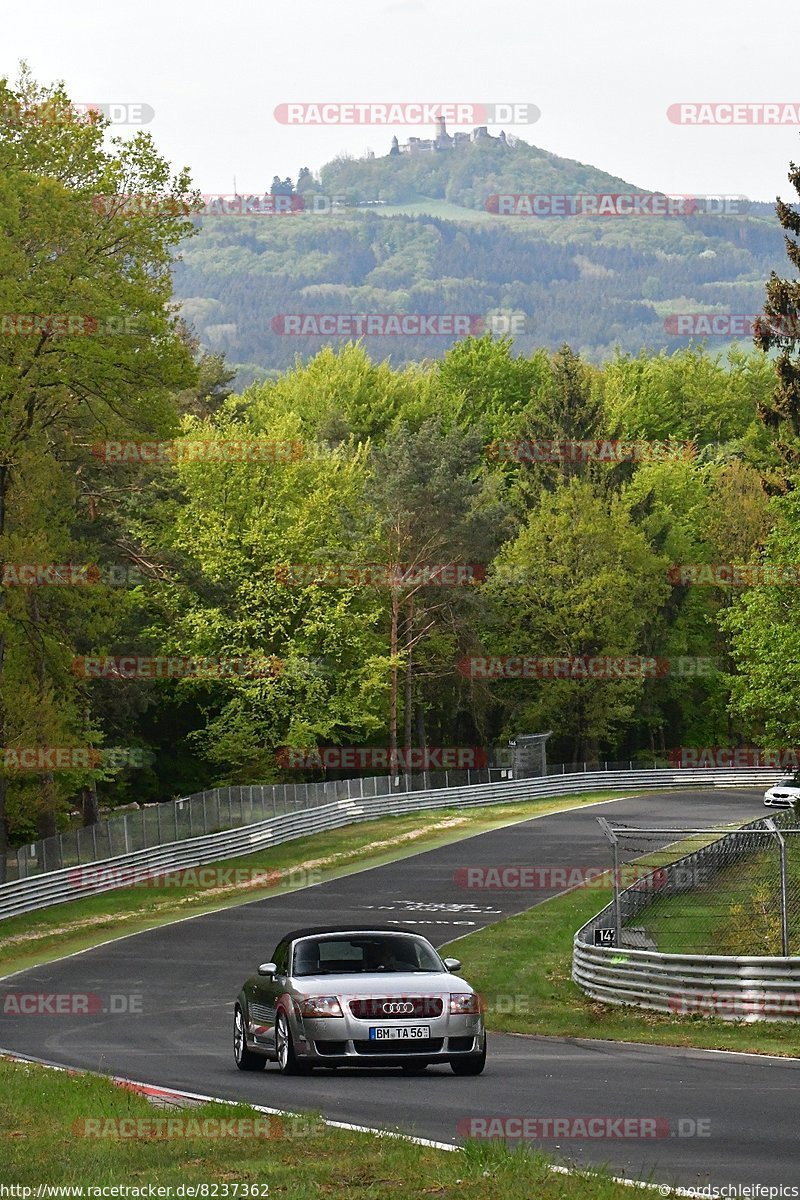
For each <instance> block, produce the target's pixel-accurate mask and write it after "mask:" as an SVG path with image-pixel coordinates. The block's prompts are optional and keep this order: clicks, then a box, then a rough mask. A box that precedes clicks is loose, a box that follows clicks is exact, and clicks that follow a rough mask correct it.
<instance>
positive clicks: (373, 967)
mask: <svg viewBox="0 0 800 1200" xmlns="http://www.w3.org/2000/svg"><path fill="white" fill-rule="evenodd" d="M460 969H461V963H460V962H459V961H458V959H455V958H445V959H444V960H442V959H441V958H440V957H439V955H438V954H437V953H436V951H435V950H434V948H433V946H431V944H430V942H428V941H426V939H425V938H424V937H420V936H419V934H416V933H404V932H399V931H398V930H396V929H392V928H386V927H384V928H381V927H380V926H376V927H372V928H369V929H351V928H345V927H343V928H336V927H333V926H320V927H317V928H314V929H296V930H295V931H294V932H293V933H288V934H287V935H286V937H284V938H283V939H282V941H281V942H280V943H279V945H278V947H277V949H276V950H275V953H274V954H273V956H272V962H268V963H263V964H262V965H261V966H260V967H259V968H258V971H257V973H256V974H255V975H252V976H251V977H250V978H249V979H248V980H247V982H246V983H245V984H244V987H243V988H242V990H241V991H240V992H239V995H238V996H237V998H236V1005H235V1010H234V1026H233V1051H234V1057H235V1059H236V1065H237V1067H238V1068H239V1070H240V1071H260V1070H262V1069H263V1068H264V1067H265V1066H266V1064H267V1062H277V1064H278V1067H279V1069H280V1071H281V1072H282V1073H283V1074H284V1075H299V1074H305V1073H307V1072H308V1071H311V1070H312V1069H313V1068H314V1067H315V1066H319V1067H368V1066H381V1067H386V1066H392V1067H400V1068H402V1070H404V1071H408V1072H418V1071H424V1070H425V1068H426V1067H427V1066H429V1065H430V1064H432V1063H449V1064H450V1066H451V1068H452V1069H453V1071H454V1072H455V1073H456V1075H480V1073H481V1071H482V1070H483V1068H484V1065H485V1063H486V1032H485V1030H484V1025H483V1005H482V1003H481V997H480V996H479V995H478V993H477V992H475V991H473V989H472V988H471V987H470V985H469V984H468V983H467V982H466V981H465V980H463V979H461V978H460V977H459V976H458V975H456V974H454V972H455V971H458V970H460Z"/></svg>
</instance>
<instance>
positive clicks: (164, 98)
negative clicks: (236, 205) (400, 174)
mask: <svg viewBox="0 0 800 1200" xmlns="http://www.w3.org/2000/svg"><path fill="white" fill-rule="evenodd" d="M764 11H767V9H766V8H765V9H764ZM758 14H759V9H758V7H757V6H754V5H753V3H752V0H727V2H726V3H725V4H722V5H712V4H708V3H699V4H698V3H696V4H692V5H691V6H689V5H678V4H669V3H667V4H656V3H653V2H652V0H651V2H650V3H647V2H646V0H606V2H605V3H600V2H599V0H564V2H563V3H561V4H558V3H543V2H542V0H505V3H486V2H482V0H286V2H281V0H272V2H271V3H258V2H257V0H246V2H244V3H241V4H237V3H236V2H235V0H225V2H224V3H222V2H219V0H191V2H189V0H137V2H136V3H134V4H125V3H120V0H107V2H106V3H99V4H91V5H90V4H77V3H65V2H64V0H33V2H31V3H29V4H27V5H22V4H10V3H8V0H6V4H5V5H4V6H3V11H2V23H3V36H2V45H0V73H2V74H5V75H9V76H11V77H12V78H14V77H15V76H16V73H17V64H18V62H19V60H20V59H21V58H25V59H27V60H28V62H29V63H30V65H31V68H32V70H33V73H34V75H35V76H36V77H37V78H39V79H40V80H43V81H51V80H55V79H64V81H65V82H66V84H67V87H68V89H69V91H70V93H71V95H72V97H73V99H74V100H76V101H81V102H96V103H102V102H128V103H139V104H147V105H150V106H151V107H152V109H154V110H155V115H154V117H153V119H152V121H151V122H150V123H149V124H148V126H147V128H148V129H149V130H150V131H151V132H152V133H153V135H154V137H155V139H156V142H157V145H158V148H159V149H160V151H161V152H162V153H163V154H165V155H166V156H167V157H168V158H169V159H170V160H171V161H172V162H173V164H174V165H176V166H183V165H184V164H185V165H188V166H189V167H190V168H191V170H192V174H193V178H194V181H195V183H196V185H197V187H199V188H200V190H201V191H205V192H227V191H231V190H232V187H233V178H234V176H235V177H236V181H237V184H238V188H239V191H251V190H252V191H263V190H264V188H265V186H268V185H269V183H270V181H271V179H272V177H273V175H275V174H279V175H281V176H285V175H291V176H292V178H293V179H296V177H297V172H298V170H299V168H300V167H301V166H309V167H311V168H312V169H317V168H318V167H320V166H321V165H322V164H323V163H324V162H326V161H328V160H329V159H331V158H333V157H334V156H335V155H336V154H338V153H341V152H347V153H350V154H353V155H356V156H358V155H361V154H363V153H364V152H365V151H366V150H367V149H368V148H371V149H373V150H374V151H375V153H376V154H384V153H386V152H387V150H388V147H389V142H390V140H391V136H392V133H393V132H395V130H394V129H391V128H386V127H379V126H378V127H376V126H364V125H362V126H355V127H342V126H335V127H326V128H311V127H308V126H303V127H297V126H290V125H281V124H279V123H278V122H277V121H276V120H275V118H274V115H273V113H274V109H275V107H276V106H277V105H278V104H281V103H285V102H289V101H319V102H322V101H402V102H414V101H452V102H487V103H504V102H517V103H521V102H527V103H529V104H535V105H536V106H537V107H538V108H539V109H540V110H541V114H542V115H541V118H540V119H539V120H538V121H537V122H536V123H535V124H532V125H528V126H516V127H514V129H513V130H510V131H512V132H514V133H516V134H518V135H519V136H520V137H522V138H524V139H525V140H526V141H529V142H532V143H533V144H535V145H537V146H542V147H544V148H545V149H547V150H551V151H554V152H555V153H557V154H560V155H564V156H566V157H569V158H576V159H579V160H580V161H581V162H585V163H591V164H593V165H595V166H598V167H601V168H603V169H604V170H606V171H609V172H611V173H613V174H615V175H620V176H622V177H623V178H624V179H627V180H628V181H629V182H631V183H633V184H636V185H637V186H640V187H642V188H652V189H658V190H661V191H665V192H670V193H688V194H717V195H718V194H729V195H733V194H740V195H744V196H747V197H749V198H751V199H757V200H771V199H773V198H774V196H775V195H776V194H778V193H780V194H781V195H783V196H784V198H787V199H788V198H792V193H791V189H790V188H789V185H788V183H787V181H786V173H787V169H788V164H789V161H790V159H795V160H800V143H799V142H798V131H799V130H800V126H798V125H783V126H778V127H765V126H763V125H762V126H702V127H694V128H692V127H689V126H685V125H679V124H673V123H671V122H670V121H669V120H668V118H667V113H666V110H667V108H668V106H669V105H670V104H673V103H677V102H682V101H683V102H697V101H716V102H720V101H740V102H741V101H749V102H757V101H774V102H784V103H797V104H798V106H800V87H798V86H796V85H797V80H798V73H797V52H796V46H795V39H794V38H792V37H791V36H789V33H790V28H789V26H788V25H787V24H786V22H785V21H784V20H782V19H781V17H780V15H779V16H778V18H777V20H775V21H772V20H769V19H764V20H759V15H758ZM132 131H133V127H132V126H120V127H119V132H120V133H122V134H123V135H127V134H128V133H130V132H132ZM490 132H494V133H497V132H499V129H498V128H494V127H492V128H490ZM397 133H398V135H399V136H400V138H401V140H404V138H405V137H407V136H408V135H409V133H411V134H416V135H418V136H423V137H425V136H428V130H427V129H414V128H411V129H409V128H405V129H399V130H397Z"/></svg>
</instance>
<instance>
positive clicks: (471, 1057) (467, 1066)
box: [450, 1033, 486, 1075]
mask: <svg viewBox="0 0 800 1200" xmlns="http://www.w3.org/2000/svg"><path fill="white" fill-rule="evenodd" d="M450 1066H451V1068H452V1071H453V1074H454V1075H480V1074H481V1072H482V1071H483V1068H484V1067H485V1066H486V1034H485V1033H484V1035H483V1046H482V1047H481V1049H480V1050H479V1051H478V1052H477V1054H465V1055H464V1057H463V1058H451V1059H450Z"/></svg>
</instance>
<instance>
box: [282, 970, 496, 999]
mask: <svg viewBox="0 0 800 1200" xmlns="http://www.w3.org/2000/svg"><path fill="white" fill-rule="evenodd" d="M292 983H293V984H294V987H295V988H296V989H297V990H298V991H300V992H303V993H304V994H305V995H307V996H333V995H336V996H340V995H343V994H346V995H352V996H438V995H442V994H445V993H447V992H471V991H472V990H473V989H472V988H471V987H470V985H469V984H468V983H467V982H466V981H465V980H463V979H462V978H461V976H460V975H451V974H450V972H449V971H441V972H436V973H433V972H431V973H429V972H427V971H425V972H419V973H415V972H413V971H408V972H405V971H404V972H399V971H397V972H394V971H393V972H388V973H384V972H383V971H381V972H380V973H378V974H375V975H372V974H366V973H364V972H363V971H359V972H357V973H356V974H354V975H302V976H300V977H299V978H298V977H297V976H295V977H294V979H293V980H292Z"/></svg>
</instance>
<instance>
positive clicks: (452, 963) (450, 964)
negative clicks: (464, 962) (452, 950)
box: [444, 958, 461, 972]
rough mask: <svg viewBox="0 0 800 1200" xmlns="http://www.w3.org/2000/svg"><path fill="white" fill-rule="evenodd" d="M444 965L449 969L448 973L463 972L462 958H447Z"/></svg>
mask: <svg viewBox="0 0 800 1200" xmlns="http://www.w3.org/2000/svg"><path fill="white" fill-rule="evenodd" d="M444 965H445V966H446V967H447V969H448V971H450V972H452V971H460V970H461V959H460V958H446V959H445V960H444Z"/></svg>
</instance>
